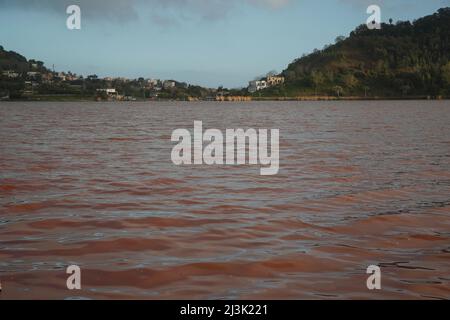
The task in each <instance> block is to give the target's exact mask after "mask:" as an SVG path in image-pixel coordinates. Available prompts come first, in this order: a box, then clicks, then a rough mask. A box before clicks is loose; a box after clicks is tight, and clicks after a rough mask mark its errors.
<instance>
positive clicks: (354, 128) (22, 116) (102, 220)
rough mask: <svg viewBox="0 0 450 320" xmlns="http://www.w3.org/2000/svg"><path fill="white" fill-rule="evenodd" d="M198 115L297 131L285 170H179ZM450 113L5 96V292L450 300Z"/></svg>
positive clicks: (439, 106)
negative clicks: (78, 282) (176, 148)
mask: <svg viewBox="0 0 450 320" xmlns="http://www.w3.org/2000/svg"><path fill="white" fill-rule="evenodd" d="M194 120H202V121H203V124H204V127H205V128H218V129H221V130H225V129H226V128H239V127H242V128H268V129H270V128H279V129H280V173H279V174H278V175H277V176H260V175H259V166H254V167H249V166H202V165H201V166H183V167H177V166H174V165H173V164H172V162H171V160H170V153H171V149H172V147H173V145H174V144H173V143H172V142H171V141H170V136H171V133H172V131H173V130H174V129H177V128H192V126H193V123H194ZM449 123H450V103H449V102H446V101H442V102H427V101H420V102H414V101H410V102H326V103H325V102H324V103H320V102H315V103H309V102H280V103H255V102H254V103H239V104H233V103H230V104H228V103H177V102H161V103H145V104H143V103H142V104H140V103H130V104H124V103H120V104H115V103H2V104H0V138H1V139H0V151H1V152H0V205H1V206H0V279H1V282H2V285H3V290H4V291H3V292H2V293H1V294H0V298H77V297H82V298H142V299H156V298H163V299H166V298H181V299H183V298H207V299H216V298H242V299H244V298H275V299H279V298H284V299H300V298H306V299H320V298H367V299H379V298H450V126H449ZM71 264H77V265H80V266H81V268H82V285H83V290H82V291H77V292H70V291H68V290H67V289H66V287H65V284H66V282H65V281H66V274H65V268H66V267H67V266H68V265H71ZM371 264H378V265H380V266H381V268H382V286H383V290H381V291H378V292H372V291H368V290H367V288H366V278H367V275H366V274H365V271H366V268H367V266H369V265H371Z"/></svg>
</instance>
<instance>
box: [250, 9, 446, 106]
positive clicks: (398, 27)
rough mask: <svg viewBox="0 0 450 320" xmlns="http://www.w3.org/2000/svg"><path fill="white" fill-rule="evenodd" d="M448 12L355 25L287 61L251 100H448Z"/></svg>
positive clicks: (442, 11)
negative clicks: (275, 82) (277, 79)
mask: <svg viewBox="0 0 450 320" xmlns="http://www.w3.org/2000/svg"><path fill="white" fill-rule="evenodd" d="M449 58H450V8H444V9H440V10H439V11H438V12H437V13H435V14H434V15H431V16H427V17H424V18H421V19H418V20H416V21H414V22H413V23H411V22H409V21H406V22H401V21H399V22H397V23H395V24H392V20H391V23H389V24H382V27H381V29H380V30H369V29H368V28H367V26H366V25H361V26H359V27H358V28H357V29H356V30H354V31H353V32H351V34H350V36H349V37H348V38H345V37H338V38H337V39H336V43H335V44H334V45H331V46H326V47H325V48H324V49H323V50H315V52H313V53H312V54H310V55H307V56H303V57H302V58H300V59H297V60H295V61H294V62H292V63H291V64H290V65H289V66H288V68H287V69H286V70H284V71H283V75H284V76H285V78H286V82H285V84H283V85H280V86H277V87H272V88H269V89H266V90H263V91H261V92H258V93H256V94H255V95H256V96H263V97H264V96H266V97H277V96H287V97H294V96H312V95H322V96H324V95H329V96H362V97H364V96H367V97H375V96H379V97H411V96H450V62H449V61H450V59H449Z"/></svg>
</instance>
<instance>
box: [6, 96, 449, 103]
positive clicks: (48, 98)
mask: <svg viewBox="0 0 450 320" xmlns="http://www.w3.org/2000/svg"><path fill="white" fill-rule="evenodd" d="M449 99H450V97H441V96H438V97H432V96H408V97H359V96H350V97H333V96H298V97H250V96H245V97H244V96H243V97H230V99H229V100H227V99H221V100H214V99H213V100H211V99H190V100H182V99H145V100H144V99H142V98H141V99H137V100H136V101H116V100H103V101H96V99H95V98H93V97H91V96H73V95H43V96H34V97H28V98H20V99H3V100H2V99H0V102H155V101H183V102H202V101H203V102H251V101H254V102H261V101H278V102H279V101H383V100H385V101H408V100H436V101H439V100H449Z"/></svg>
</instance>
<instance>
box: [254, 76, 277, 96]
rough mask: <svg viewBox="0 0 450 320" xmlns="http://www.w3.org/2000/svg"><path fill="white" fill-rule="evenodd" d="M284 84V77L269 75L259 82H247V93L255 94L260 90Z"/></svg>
mask: <svg viewBox="0 0 450 320" xmlns="http://www.w3.org/2000/svg"><path fill="white" fill-rule="evenodd" d="M283 83H284V77H282V76H274V75H270V76H267V77H265V78H262V79H259V80H253V81H250V82H249V86H248V92H250V93H255V92H257V91H260V90H264V89H267V88H270V87H274V86H278V85H280V84H283Z"/></svg>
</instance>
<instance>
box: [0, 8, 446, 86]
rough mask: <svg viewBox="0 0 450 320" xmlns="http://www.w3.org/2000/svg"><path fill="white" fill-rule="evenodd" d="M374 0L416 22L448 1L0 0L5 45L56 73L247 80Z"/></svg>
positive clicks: (280, 65) (385, 14) (318, 44)
mask: <svg viewBox="0 0 450 320" xmlns="http://www.w3.org/2000/svg"><path fill="white" fill-rule="evenodd" d="M70 4H77V5H79V6H80V7H81V13H82V25H81V30H68V29H67V28H66V19H67V17H68V15H67V14H66V8H67V6H68V5H70ZM370 4H378V5H380V7H381V8H382V19H383V20H384V21H387V20H389V18H393V19H394V20H407V19H409V20H412V19H415V18H418V17H421V16H424V15H427V14H431V13H433V12H435V11H436V10H437V9H439V8H441V7H445V6H450V0H427V1H424V0H378V1H376V0H320V1H318V0H0V45H3V46H4V47H5V49H7V50H14V51H17V52H19V53H21V54H23V55H25V56H26V57H27V58H35V59H38V60H42V61H44V62H45V63H46V65H47V66H48V67H51V66H52V64H54V65H55V68H56V69H57V70H59V71H69V70H70V71H72V72H76V73H79V74H83V75H87V74H94V73H95V74H98V75H100V76H125V77H131V78H134V77H139V76H143V77H146V78H162V79H169V78H173V79H176V80H179V81H186V82H189V83H193V84H200V85H204V86H210V87H217V86H219V85H224V86H227V87H240V86H245V85H246V84H247V82H248V81H249V80H252V79H253V78H255V77H256V76H259V75H262V74H265V73H266V72H268V71H271V70H277V71H282V70H283V69H284V68H285V67H286V66H287V64H288V63H289V62H291V61H292V60H293V59H295V58H297V57H299V56H301V55H302V54H303V53H309V52H311V51H312V50H313V49H314V48H322V47H323V46H324V45H325V44H328V43H331V42H333V41H334V39H335V38H336V37H337V36H338V35H348V33H349V32H350V31H351V30H353V29H354V27H355V26H357V25H359V24H362V23H365V21H366V19H367V17H368V15H367V14H366V9H367V7H368V5H370Z"/></svg>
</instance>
